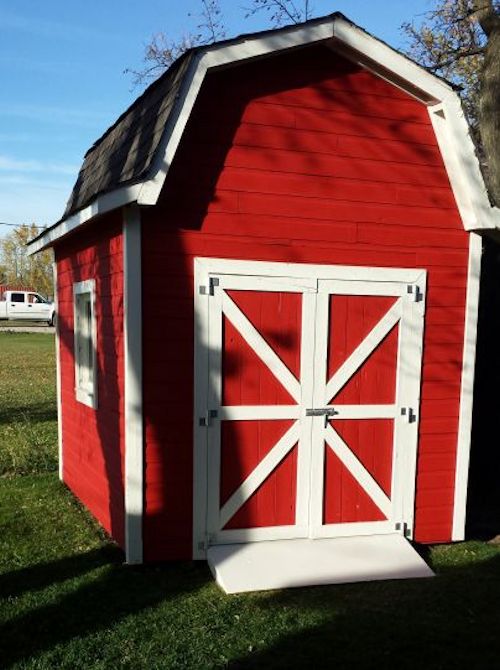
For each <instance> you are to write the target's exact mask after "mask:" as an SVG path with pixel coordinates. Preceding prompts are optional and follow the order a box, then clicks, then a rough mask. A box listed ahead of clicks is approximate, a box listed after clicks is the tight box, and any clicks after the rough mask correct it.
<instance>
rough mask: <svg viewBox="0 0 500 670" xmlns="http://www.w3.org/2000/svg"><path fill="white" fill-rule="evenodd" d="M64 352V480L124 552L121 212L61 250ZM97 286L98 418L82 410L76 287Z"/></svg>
mask: <svg viewBox="0 0 500 670" xmlns="http://www.w3.org/2000/svg"><path fill="white" fill-rule="evenodd" d="M55 252H56V262H57V279H58V301H59V303H58V304H59V312H58V327H59V332H60V352H61V354H60V355H61V400H62V441H63V480H64V482H65V483H66V484H67V485H68V486H69V488H70V489H71V490H72V491H73V492H74V493H75V494H76V495H77V496H78V498H80V500H81V501H82V502H83V503H84V504H85V505H86V506H87V507H88V509H89V510H90V511H91V512H92V514H93V515H94V516H95V517H96V518H97V519H98V521H99V522H100V523H101V524H102V525H103V526H104V528H105V529H106V530H107V531H108V532H109V533H110V534H111V535H112V536H113V538H114V539H115V540H116V541H117V542H118V543H119V544H120V545H121V546H123V544H124V488H123V471H124V467H123V464H124V432H123V407H124V406H123V397H124V367H123V256H122V222H121V213H120V212H116V213H113V214H111V215H108V216H106V217H103V219H101V220H99V221H98V222H96V223H95V224H94V225H93V226H92V227H89V228H86V229H84V230H82V231H81V232H79V233H77V234H75V235H72V236H71V237H70V238H69V239H68V240H66V241H63V242H61V243H60V244H58V245H57V246H56V249H55ZM86 279H95V280H96V319H97V370H98V371H97V379H98V407H97V409H96V410H94V409H92V408H90V407H87V406H86V405H84V404H82V403H80V402H77V400H76V398H75V391H74V388H75V369H74V341H73V337H74V335H73V284H74V283H75V282H79V281H83V280H86Z"/></svg>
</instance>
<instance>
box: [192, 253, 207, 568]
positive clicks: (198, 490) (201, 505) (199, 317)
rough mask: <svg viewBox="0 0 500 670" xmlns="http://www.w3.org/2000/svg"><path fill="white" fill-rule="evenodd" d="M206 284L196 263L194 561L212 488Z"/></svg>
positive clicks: (200, 555) (200, 550) (199, 554)
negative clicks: (203, 420)
mask: <svg viewBox="0 0 500 670" xmlns="http://www.w3.org/2000/svg"><path fill="white" fill-rule="evenodd" d="M203 282H206V273H205V270H204V267H203V264H202V263H200V259H198V258H195V260H194V287H195V290H194V295H195V297H194V382H195V383H194V408H193V450H194V453H193V483H194V485H193V558H194V559H195V560H196V559H198V560H201V559H204V558H205V557H206V553H205V534H206V526H207V486H208V435H207V433H208V431H207V430H206V429H205V428H204V427H203V426H200V421H199V420H200V417H201V416H203V413H204V411H205V409H206V407H207V393H208V374H209V360H208V343H209V332H208V326H209V315H208V308H209V300H211V299H212V298H210V297H209V295H208V293H205V294H201V293H199V292H198V287H199V286H200V285H201V284H202V283H203Z"/></svg>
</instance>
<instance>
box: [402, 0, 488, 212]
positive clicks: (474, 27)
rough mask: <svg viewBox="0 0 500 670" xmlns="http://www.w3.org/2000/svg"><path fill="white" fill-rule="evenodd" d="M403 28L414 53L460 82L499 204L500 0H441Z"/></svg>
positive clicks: (438, 70)
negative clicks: (422, 17) (419, 19)
mask: <svg viewBox="0 0 500 670" xmlns="http://www.w3.org/2000/svg"><path fill="white" fill-rule="evenodd" d="M402 29H403V31H404V32H405V34H406V35H407V36H408V38H409V49H408V51H407V53H408V55H409V56H411V57H412V58H413V59H414V60H416V61H417V62H419V63H421V64H422V65H423V66H424V67H425V68H427V69H428V70H429V71H431V72H433V73H435V74H438V75H441V76H443V77H445V78H446V79H448V80H450V81H452V82H453V83H455V84H457V85H459V86H460V87H461V89H462V90H461V96H462V100H463V104H464V109H465V113H466V116H467V119H468V121H469V124H470V126H471V131H472V136H473V139H474V140H475V142H476V146H477V147H478V155H479V158H480V160H481V162H482V164H483V167H484V168H485V174H486V177H487V181H488V185H489V192H490V196H491V198H492V200H493V201H494V203H495V204H497V205H500V152H499V150H498V146H499V141H500V2H499V0H436V4H435V7H434V9H432V10H431V11H429V12H426V14H425V15H424V20H423V21H421V22H420V23H419V24H416V23H415V22H412V23H405V24H403V26H402Z"/></svg>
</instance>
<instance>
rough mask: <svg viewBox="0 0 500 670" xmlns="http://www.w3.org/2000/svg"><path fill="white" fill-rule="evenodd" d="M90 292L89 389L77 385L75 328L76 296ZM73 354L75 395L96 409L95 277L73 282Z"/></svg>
mask: <svg viewBox="0 0 500 670" xmlns="http://www.w3.org/2000/svg"><path fill="white" fill-rule="evenodd" d="M86 293H88V294H90V310H91V317H90V318H91V329H92V330H91V338H92V379H91V390H89V389H88V388H82V387H81V386H80V385H79V382H78V378H79V376H80V375H79V372H80V358H79V355H78V330H77V296H79V295H83V294H86ZM73 345H74V348H73V356H74V363H75V365H74V368H75V397H76V399H77V400H78V402H81V403H82V404H83V405H87V407H91V408H92V409H97V405H98V395H99V394H98V390H97V318H96V297H95V279H85V280H84V281H80V282H75V283H74V284H73Z"/></svg>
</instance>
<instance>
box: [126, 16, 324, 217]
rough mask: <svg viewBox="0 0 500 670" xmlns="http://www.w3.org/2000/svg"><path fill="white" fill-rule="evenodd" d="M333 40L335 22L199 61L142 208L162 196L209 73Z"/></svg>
mask: <svg viewBox="0 0 500 670" xmlns="http://www.w3.org/2000/svg"><path fill="white" fill-rule="evenodd" d="M332 36H333V21H332V19H330V18H329V19H327V20H326V21H324V22H323V23H318V24H315V25H309V26H302V27H301V26H298V27H296V28H291V29H290V30H289V31H286V32H280V33H277V34H274V35H273V34H271V35H266V36H263V37H258V38H243V39H242V40H241V41H239V42H238V43H236V44H231V45H229V46H220V47H213V48H210V49H209V50H208V51H205V52H204V53H203V54H200V55H199V56H198V58H196V59H195V60H194V61H193V63H192V65H191V68H190V71H189V72H188V75H187V77H186V82H185V85H184V86H183V90H182V92H181V95H180V100H179V104H178V106H177V112H176V114H175V117H171V118H170V119H169V124H168V126H167V129H166V132H164V135H163V139H162V141H161V143H160V146H159V149H158V154H157V155H158V160H157V163H156V165H155V169H154V171H153V176H152V177H151V179H149V180H148V181H146V182H144V184H143V187H142V189H141V192H140V194H139V198H138V204H140V205H155V204H156V202H157V200H158V197H159V195H160V192H161V189H162V187H163V183H164V181H165V177H166V175H167V172H168V170H169V168H170V165H171V164H172V160H173V158H174V155H175V152H176V150H177V147H178V146H179V142H180V140H181V137H182V134H183V132H184V128H185V127H186V124H187V122H188V120H189V117H190V115H191V111H192V109H193V107H194V103H195V102H196V98H197V97H198V93H199V91H200V88H201V85H202V83H203V80H204V79H205V75H206V73H207V71H208V70H210V69H214V68H217V67H222V66H224V65H229V64H232V63H237V62H239V61H243V60H248V59H251V58H258V57H259V56H265V55H266V54H269V53H277V52H279V51H284V50H286V49H292V48H294V47H299V46H303V45H305V44H312V43H314V42H322V41H325V40H328V39H331V38H332Z"/></svg>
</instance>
